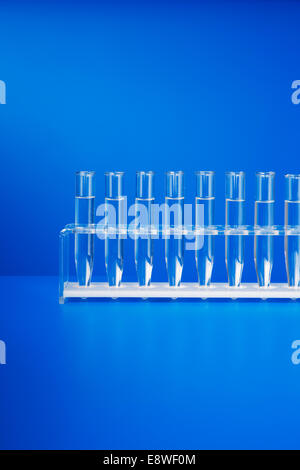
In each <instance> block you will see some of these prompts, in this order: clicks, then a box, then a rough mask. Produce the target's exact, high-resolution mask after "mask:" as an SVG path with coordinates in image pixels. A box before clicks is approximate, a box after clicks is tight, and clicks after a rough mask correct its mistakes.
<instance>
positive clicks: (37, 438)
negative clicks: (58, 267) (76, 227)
mask: <svg viewBox="0 0 300 470" xmlns="http://www.w3.org/2000/svg"><path fill="white" fill-rule="evenodd" d="M1 292H2V301H1V315H0V338H1V339H2V340H4V341H5V342H6V344H7V364H6V365H0V383H1V387H0V393H1V399H0V417H1V425H0V448H4V449H11V448H24V449H28V448H47V449H48V448H50V449H51V448H71V449H74V448H80V449H84V448H100V449H101V448H106V449H139V448H141V449H153V448H160V449H161V448H168V449H190V448H206V449H211V448H225V449H226V448H299V442H300V439H299V437H300V436H299V420H300V409H299V394H300V380H299V379H300V365H299V366H295V365H293V364H292V362H291V354H292V352H293V350H292V349H291V343H292V342H293V341H294V340H295V339H300V315H299V303H298V302H292V301H290V302H233V301H228V302H221V301H218V302H217V301H215V302H211V301H206V302H203V301H200V302H195V301H184V302H183V301H176V302H174V301H161V302H160V301H151V302H150V301H147V302H143V301H102V302H86V303H79V302H73V303H71V302H70V303H67V304H65V305H62V306H59V305H58V302H57V279H56V278H55V277H2V278H1Z"/></svg>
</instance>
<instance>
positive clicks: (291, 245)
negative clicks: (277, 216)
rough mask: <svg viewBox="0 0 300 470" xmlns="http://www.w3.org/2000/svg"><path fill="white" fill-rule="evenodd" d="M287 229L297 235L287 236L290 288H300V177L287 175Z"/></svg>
mask: <svg viewBox="0 0 300 470" xmlns="http://www.w3.org/2000/svg"><path fill="white" fill-rule="evenodd" d="M285 186H286V197H285V207H284V210H285V227H286V230H289V229H294V230H295V229H296V230H298V232H297V233H294V234H291V233H290V234H287V233H286V235H285V241H284V245H285V250H284V251H285V264H286V271H287V277H288V284H289V286H290V287H300V235H299V234H298V233H299V230H300V175H285Z"/></svg>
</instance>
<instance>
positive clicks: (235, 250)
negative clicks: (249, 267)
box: [225, 171, 245, 287]
mask: <svg viewBox="0 0 300 470" xmlns="http://www.w3.org/2000/svg"><path fill="white" fill-rule="evenodd" d="M225 178H226V179H225V197H226V202H225V205H226V208H225V224H226V229H227V230H228V229H230V228H233V229H237V228H239V227H240V226H241V225H244V205H245V173H244V172H243V171H240V172H233V171H230V172H227V173H226V175H225ZM225 260H226V268H227V274H228V284H229V286H233V287H239V286H240V284H241V279H242V273H243V268H244V235H236V234H232V235H226V236H225Z"/></svg>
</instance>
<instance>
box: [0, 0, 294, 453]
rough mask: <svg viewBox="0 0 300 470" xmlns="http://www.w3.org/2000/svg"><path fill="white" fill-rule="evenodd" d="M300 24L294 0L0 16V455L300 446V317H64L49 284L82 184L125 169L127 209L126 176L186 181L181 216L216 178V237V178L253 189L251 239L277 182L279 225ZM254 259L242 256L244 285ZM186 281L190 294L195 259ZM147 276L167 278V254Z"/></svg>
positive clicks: (93, 7)
mask: <svg viewBox="0 0 300 470" xmlns="http://www.w3.org/2000/svg"><path fill="white" fill-rule="evenodd" d="M299 18H300V3H299V2H294V1H266V2H256V1H253V2H250V1H249V2H221V1H212V2H208V1H207V2H197V3H196V2H183V1H177V2H172V3H171V2H166V1H162V2H158V1H157V2H149V1H148V2H137V1H136V2H135V1H131V2H130V1H124V2H106V3H103V2H99V3H96V2H90V1H85V2H84V1H77V2H73V3H71V2H67V1H61V2H58V1H56V2H55V1H52V2H50V1H45V2H40V3H37V2H30V1H25V0H24V1H23V2H21V1H20V2H16V1H14V0H12V1H10V2H3V1H1V0H0V79H1V80H4V81H5V82H6V84H7V104H6V105H5V106H2V105H0V129H1V135H0V158H1V184H0V192H1V201H2V204H1V220H2V222H1V230H0V242H1V246H2V248H3V249H2V250H1V253H0V274H1V275H3V276H2V278H1V286H0V289H1V297H2V301H1V305H0V339H2V340H4V341H5V342H6V343H7V365H5V366H2V365H1V366H0V448H6V449H13V448H24V449H26V448H27V449H30V448H40V449H42V448H60V449H61V448H109V449H116V448H121V449H132V448H142V449H143V448H144V449H145V448H149V449H151V448H152V449H153V448H171V449H172V448H173V449H176V448H177V449H178V448H183V449H188V448H299V442H300V440H299V420H300V409H299V405H298V403H299V393H300V382H299V377H300V375H299V374H300V366H298V368H297V367H296V366H294V365H292V363H291V360H290V358H291V354H292V352H293V351H292V349H291V344H292V342H293V341H294V340H295V339H298V338H299V336H300V319H299V304H298V303H297V302H271V301H270V302H243V301H241V302H217V301H215V302H213V301H212V302H210V301H207V302H194V301H186V302H181V301H178V302H171V301H170V302H168V301H161V302H159V301H153V302H150V301H149V302H140V301H123V302H122V301H118V302H113V301H103V302H98V303H95V302H88V303H77V302H74V303H69V304H66V305H63V306H59V305H58V301H57V278H56V277H55V276H56V275H57V271H58V233H59V231H60V230H61V228H62V227H63V226H64V225H65V224H66V223H69V222H72V221H73V218H74V172H75V171H76V170H78V169H94V170H95V171H96V172H97V202H98V203H101V202H102V201H103V198H104V187H103V181H104V179H103V173H104V171H106V170H110V169H119V170H124V171H126V193H127V195H128V198H129V201H133V199H134V179H135V171H136V170H138V169H152V170H154V171H155V172H157V184H156V195H157V200H158V201H162V200H163V183H164V181H163V172H164V171H166V170H168V169H169V170H171V169H182V170H184V171H185V173H186V202H193V200H194V189H195V182H194V175H193V173H194V171H195V170H197V169H212V170H215V171H216V179H217V185H216V191H217V199H216V222H217V223H223V222H224V172H225V171H226V170H245V171H246V173H247V191H246V192H247V222H248V223H252V221H253V212H254V210H253V209H254V207H253V206H254V203H253V201H254V173H255V171H256V170H274V171H276V172H277V176H276V200H277V202H276V223H278V224H280V223H282V222H283V198H284V191H283V189H284V188H283V175H284V173H286V172H299V122H300V105H299V106H295V105H293V104H292V102H291V94H292V90H291V84H292V82H293V80H296V79H300V61H299V35H300V33H299ZM98 243H100V242H98ZM277 243H278V246H277V249H276V260H275V265H274V273H273V274H274V276H273V280H274V281H276V280H280V279H281V280H282V279H285V270H284V260H283V246H282V241H281V240H279V241H277ZM100 251H101V250H98V251H97V257H98V258H97V259H98V261H97V263H98V268H97V269H99V272H100V267H101V266H100V265H101V263H102V262H103V258H101V256H102V255H101V252H100ZM126 256H127V261H126V267H125V269H126V272H125V274H126V277H127V278H128V279H134V278H135V272H134V263H133V259H132V256H131V254H130V251H129V252H128V253H127V255H126ZM130 257H131V258H130ZM252 257H253V253H252V246H250V245H249V250H247V263H246V266H245V272H244V274H245V276H244V279H245V280H254V279H255V273H254V267H253V261H252ZM129 258H130V259H129ZM102 266H103V264H102ZM187 266H189V268H188V269H186V270H185V271H184V274H183V276H184V279H185V280H187V279H195V277H196V272H195V269H194V267H193V254H192V253H187ZM11 275H14V276H15V275H17V276H20V277H17V276H16V277H14V276H11ZM41 275H43V276H41ZM153 275H154V278H155V279H165V277H166V274H165V267H164V259H163V252H162V250H161V247H160V248H159V247H158V249H157V254H156V260H155V269H154V273H153ZM31 276H37V277H31ZM47 276H49V277H47ZM51 276H52V277H51ZM224 278H225V266H224V246H223V241H221V242H220V243H219V244H217V247H216V270H215V273H214V279H216V280H221V279H223V280H224Z"/></svg>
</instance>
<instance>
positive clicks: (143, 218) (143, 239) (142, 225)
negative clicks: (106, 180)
mask: <svg viewBox="0 0 300 470" xmlns="http://www.w3.org/2000/svg"><path fill="white" fill-rule="evenodd" d="M153 183H154V173H153V171H138V172H137V173H136V199H135V217H136V221H138V223H137V227H136V229H137V230H138V231H139V233H138V234H137V235H136V236H135V242H134V255H135V266H136V271H137V277H138V283H139V285H140V286H150V283H151V276H152V268H153V239H152V236H151V233H150V230H151V226H152V204H153V203H154V191H153V189H154V187H153Z"/></svg>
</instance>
